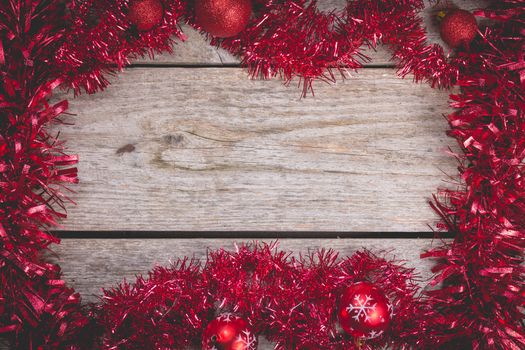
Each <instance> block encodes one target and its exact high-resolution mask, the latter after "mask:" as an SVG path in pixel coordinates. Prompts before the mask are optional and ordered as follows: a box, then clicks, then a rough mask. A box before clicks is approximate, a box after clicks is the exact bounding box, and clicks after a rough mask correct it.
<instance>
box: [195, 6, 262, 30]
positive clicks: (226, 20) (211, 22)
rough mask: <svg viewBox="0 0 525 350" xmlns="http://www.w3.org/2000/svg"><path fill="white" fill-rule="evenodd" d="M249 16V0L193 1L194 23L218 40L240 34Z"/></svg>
mask: <svg viewBox="0 0 525 350" xmlns="http://www.w3.org/2000/svg"><path fill="white" fill-rule="evenodd" d="M251 14H252V2H251V0H195V22H196V23H197V24H198V25H199V26H200V27H201V28H202V29H204V30H205V31H207V32H208V33H210V34H211V35H213V36H215V37H218V38H228V37H232V36H235V35H237V34H239V33H240V32H242V31H243V29H244V28H246V26H247V25H248V22H249V21H250V16H251Z"/></svg>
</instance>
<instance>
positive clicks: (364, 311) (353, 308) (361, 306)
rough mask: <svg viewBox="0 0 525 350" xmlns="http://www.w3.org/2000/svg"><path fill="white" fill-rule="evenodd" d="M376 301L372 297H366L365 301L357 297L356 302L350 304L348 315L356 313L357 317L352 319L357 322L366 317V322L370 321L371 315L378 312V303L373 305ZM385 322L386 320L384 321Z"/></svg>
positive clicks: (347, 309)
mask: <svg viewBox="0 0 525 350" xmlns="http://www.w3.org/2000/svg"><path fill="white" fill-rule="evenodd" d="M373 301H374V299H373V298H372V297H371V296H370V295H365V299H364V300H363V299H362V298H360V297H359V295H356V296H355V297H354V302H353V303H350V305H348V307H347V308H346V311H348V313H352V312H355V315H354V316H352V318H353V319H354V320H356V321H359V318H360V317H364V319H365V321H368V320H370V314H371V313H373V312H374V311H375V310H376V305H377V303H374V304H372V302H373ZM383 322H384V320H383Z"/></svg>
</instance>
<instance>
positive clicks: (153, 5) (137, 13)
mask: <svg viewBox="0 0 525 350" xmlns="http://www.w3.org/2000/svg"><path fill="white" fill-rule="evenodd" d="M163 17H164V7H163V6H162V2H161V1H160V0H131V2H130V3H129V8H128V19H129V21H130V22H131V23H133V24H134V25H135V26H136V27H137V29H138V30H139V31H141V32H145V31H148V30H151V29H153V28H154V27H156V26H158V25H159V24H160V23H161V22H162V18H163Z"/></svg>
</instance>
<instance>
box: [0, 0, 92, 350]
mask: <svg viewBox="0 0 525 350" xmlns="http://www.w3.org/2000/svg"><path fill="white" fill-rule="evenodd" d="M63 13H64V9H63V6H62V5H61V4H60V2H59V1H53V0H34V1H23V2H22V1H15V0H11V1H4V2H2V3H1V4H0V42H1V51H2V56H3V60H2V62H1V64H0V72H1V74H2V77H3V79H2V81H1V82H0V108H1V110H0V188H1V191H0V203H1V206H0V301H1V307H0V311H1V312H0V334H1V335H2V336H7V337H8V338H9V339H10V340H11V341H12V345H13V347H15V348H20V349H36V348H39V349H44V348H49V349H51V348H52V349H58V348H66V347H67V348H71V349H73V348H77V347H76V346H75V345H74V344H75V339H76V337H77V336H78V334H79V332H80V331H81V330H82V328H83V327H84V326H85V325H86V323H87V318H86V317H85V316H84V315H83V314H82V312H81V309H80V300H79V296H78V294H75V293H74V292H73V291H72V290H71V289H69V288H67V287H66V286H65V283H64V281H62V280H61V278H60V269H59V267H58V266H57V265H53V264H49V263H45V262H43V261H40V259H39V251H40V250H42V249H44V248H46V247H47V246H48V245H49V244H50V243H57V242H58V239H56V238H55V237H53V236H51V235H50V234H49V233H47V232H46V231H45V230H44V229H45V228H48V227H50V226H53V225H55V223H56V222H55V219H56V218H57V217H64V216H65V215H64V214H63V212H62V211H57V209H53V206H54V207H55V208H57V207H58V208H59V209H60V208H63V204H62V202H63V200H64V197H63V195H62V194H61V192H60V187H61V186H60V185H61V184H62V183H64V182H69V183H72V182H76V181H77V178H76V172H77V171H76V168H74V167H72V165H74V164H75V163H76V162H77V157H76V156H69V155H66V154H64V153H63V151H62V145H61V143H60V142H58V141H57V140H56V139H55V138H54V137H53V136H51V135H49V134H48V133H47V131H46V129H45V128H46V126H47V125H49V124H51V123H52V122H53V121H54V120H56V118H57V117H58V116H59V115H60V114H61V113H63V112H64V111H65V110H66V109H67V102H66V101H63V102H59V103H57V104H55V105H53V106H50V105H49V104H48V102H47V100H46V99H47V96H48V95H49V93H50V92H51V91H52V90H53V89H54V88H55V87H56V86H58V85H59V83H60V81H57V80H54V77H53V75H52V74H50V70H49V69H48V68H47V67H48V62H46V59H47V58H48V57H50V56H52V53H53V52H54V51H55V50H56V46H57V44H58V43H60V40H61V38H62V30H63V28H62V27H61V26H60V23H62V15H63Z"/></svg>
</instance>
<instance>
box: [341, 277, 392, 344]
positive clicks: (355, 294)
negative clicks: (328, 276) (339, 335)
mask: <svg viewBox="0 0 525 350" xmlns="http://www.w3.org/2000/svg"><path fill="white" fill-rule="evenodd" d="M337 313H338V317H339V324H340V325H341V327H342V328H343V329H344V331H345V332H346V333H348V334H350V335H352V336H354V337H356V338H364V339H372V338H376V337H379V336H380V335H382V334H383V332H384V331H385V330H386V329H387V328H388V327H389V325H390V321H391V319H392V316H393V309H392V304H391V303H390V302H389V301H388V298H387V297H386V296H385V294H384V293H383V291H382V290H381V289H379V288H378V287H376V286H375V285H373V284H371V283H367V282H360V283H356V284H354V285H352V286H350V287H348V288H347V289H346V290H345V291H344V293H343V295H342V296H341V300H340V302H339V309H338V312H337Z"/></svg>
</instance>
